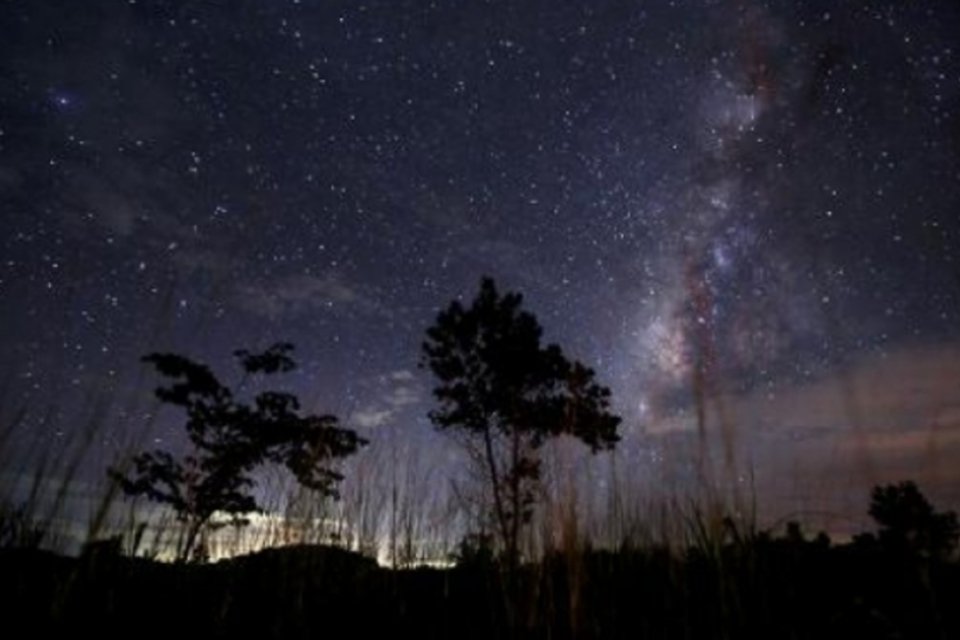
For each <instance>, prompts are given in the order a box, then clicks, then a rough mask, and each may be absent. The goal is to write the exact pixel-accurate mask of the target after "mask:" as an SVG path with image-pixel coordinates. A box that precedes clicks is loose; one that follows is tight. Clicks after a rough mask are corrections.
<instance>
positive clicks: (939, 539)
mask: <svg viewBox="0 0 960 640" xmlns="http://www.w3.org/2000/svg"><path fill="white" fill-rule="evenodd" d="M870 516H871V517H873V519H874V520H876V521H877V524H879V525H880V531H879V534H878V538H877V539H878V542H879V543H880V545H881V546H882V547H883V548H884V549H887V550H888V551H892V552H894V553H898V554H907V555H917V556H921V557H928V558H934V559H944V558H946V557H948V556H949V555H950V554H951V553H952V552H953V550H954V549H955V548H956V546H957V539H958V536H960V527H958V524H957V514H956V513H954V512H953V511H946V512H943V513H938V512H936V511H935V510H934V508H933V505H931V504H930V503H929V502H928V501H927V499H926V498H925V497H924V495H923V494H922V493H920V490H919V489H918V488H917V485H916V484H914V483H913V482H910V481H906V482H901V483H899V484H896V485H893V484H891V485H886V486H882V487H881V486H877V487H874V488H873V493H872V500H871V503H870Z"/></svg>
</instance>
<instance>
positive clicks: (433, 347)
mask: <svg viewBox="0 0 960 640" xmlns="http://www.w3.org/2000/svg"><path fill="white" fill-rule="evenodd" d="M521 303H522V297H521V296H520V294H517V293H507V294H505V295H500V293H499V292H498V291H497V288H496V285H495V283H494V281H493V280H492V279H491V278H484V279H483V280H482V281H481V284H480V292H479V294H478V295H477V297H476V299H475V300H474V301H473V303H472V305H471V306H470V307H469V308H464V307H463V306H462V305H461V304H460V303H459V302H457V301H454V302H452V303H451V304H450V305H449V307H447V309H445V310H443V311H441V312H440V313H439V315H438V316H437V318H436V322H435V323H434V324H433V325H432V326H431V327H430V328H429V329H428V330H427V339H426V341H425V342H424V343H423V358H422V360H421V363H420V366H421V367H423V366H427V367H429V368H430V370H431V371H432V372H433V374H434V375H435V377H436V378H437V380H438V382H439V385H438V386H437V387H435V388H434V390H433V394H434V396H435V398H436V400H437V401H438V403H439V408H438V409H437V410H435V411H431V413H430V419H431V421H432V422H433V423H434V425H435V426H436V427H437V428H438V429H441V430H444V429H456V430H459V432H461V433H462V434H464V435H466V437H467V439H468V441H469V442H471V444H472V445H473V450H474V451H475V452H476V455H475V456H474V461H475V463H476V464H478V465H479V466H480V467H481V468H482V470H481V472H482V475H483V477H484V478H485V479H486V481H488V482H489V485H490V489H491V490H492V494H493V504H492V511H493V513H492V516H493V521H494V526H495V529H496V531H497V536H498V538H499V543H500V544H501V545H502V548H503V550H504V553H505V554H506V559H507V561H508V564H509V565H510V566H511V567H513V566H515V564H516V562H517V559H518V541H519V536H520V530H521V526H522V525H523V524H525V523H526V522H527V521H528V520H529V518H530V515H531V510H532V507H533V504H534V502H535V493H534V488H535V484H536V481H537V480H538V478H539V475H540V462H539V459H538V455H537V450H538V449H539V448H540V447H541V445H542V444H543V443H544V442H545V441H546V440H547V439H548V438H551V437H554V436H559V435H561V434H568V435H571V436H574V437H576V438H578V439H579V440H581V441H582V442H584V443H585V444H586V445H588V446H589V447H590V448H591V450H593V451H594V452H595V451H598V450H600V449H610V448H613V447H614V446H615V445H616V443H617V441H618V440H619V436H618V435H617V427H618V425H619V423H620V418H619V417H617V416H615V415H613V414H611V413H610V411H609V397H610V391H609V390H608V389H607V388H606V387H602V386H600V385H598V384H596V383H595V382H594V372H593V370H591V369H589V368H587V367H585V366H584V365H583V364H581V363H580V362H571V361H570V360H568V359H567V357H566V356H565V355H564V353H563V351H561V349H560V347H559V346H557V345H555V344H550V345H547V346H542V345H541V342H540V338H541V334H542V329H541V327H540V325H539V323H538V322H537V320H536V318H535V317H534V316H533V315H532V314H530V313H529V312H526V311H523V310H521V308H520V307H521Z"/></svg>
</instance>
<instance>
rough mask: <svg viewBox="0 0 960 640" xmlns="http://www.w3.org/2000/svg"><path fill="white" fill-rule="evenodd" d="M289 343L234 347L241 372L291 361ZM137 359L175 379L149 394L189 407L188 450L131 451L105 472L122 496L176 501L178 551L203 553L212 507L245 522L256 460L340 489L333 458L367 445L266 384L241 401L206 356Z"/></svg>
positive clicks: (186, 555) (319, 486)
mask: <svg viewBox="0 0 960 640" xmlns="http://www.w3.org/2000/svg"><path fill="white" fill-rule="evenodd" d="M292 350H293V345H291V344H289V343H276V344H274V345H273V346H271V347H270V348H269V349H267V350H266V351H264V352H261V353H251V352H249V351H246V350H239V351H236V352H235V353H234V355H235V356H236V357H237V358H238V359H239V361H240V364H241V367H242V369H243V372H244V380H246V379H247V378H248V377H249V376H251V375H256V374H264V375H270V374H274V373H278V372H287V371H290V370H292V369H294V367H295V364H294V361H293V359H292V358H291V357H290V355H289V354H290V352H291V351H292ZM143 361H145V362H149V363H150V364H152V365H153V366H154V367H155V368H156V369H157V371H158V372H159V373H160V374H161V375H162V376H164V377H166V378H169V379H170V380H171V383H170V385H169V386H165V387H159V388H157V389H156V391H155V393H156V396H157V398H159V399H160V400H161V401H162V402H164V403H167V404H171V405H174V406H177V407H181V408H182V409H183V410H184V411H185V412H186V417H187V420H186V424H185V426H186V430H187V436H188V438H189V440H190V443H191V445H192V451H191V452H190V453H189V454H188V455H186V456H184V457H182V458H179V459H178V458H176V457H174V455H173V454H171V453H169V452H167V451H161V450H157V451H150V452H143V453H140V454H138V455H136V456H135V457H134V458H133V460H132V472H130V470H126V471H125V470H121V469H119V468H116V467H112V468H111V469H109V471H108V473H109V475H110V476H111V477H112V478H114V479H115V480H116V481H117V482H119V484H120V487H121V488H122V489H123V491H124V492H125V493H126V494H127V495H130V496H139V495H143V496H146V497H147V498H148V499H150V500H153V501H155V502H159V503H161V504H166V505H168V506H169V507H170V508H172V509H173V510H174V512H175V513H176V516H177V518H178V520H180V521H181V522H183V523H184V524H185V535H184V537H183V539H182V540H181V543H180V545H179V548H178V550H177V556H178V558H179V559H180V560H186V559H200V558H202V552H203V548H202V546H203V545H201V544H198V543H199V541H200V536H201V534H202V532H203V531H204V530H205V528H206V527H208V526H211V522H212V518H213V516H214V515H215V514H217V513H221V514H225V515H228V516H229V517H230V521H231V522H232V523H233V524H236V525H238V526H239V525H243V524H246V523H247V520H246V519H245V518H244V516H245V515H246V514H249V513H252V512H257V511H260V510H261V509H260V506H259V505H258V504H257V501H256V499H255V498H254V496H253V495H252V494H251V493H250V492H251V490H252V488H253V486H254V484H255V483H254V479H253V477H252V473H253V472H254V471H255V470H256V469H257V468H258V467H260V466H261V465H264V464H267V463H272V464H280V465H283V466H285V467H286V468H287V469H288V470H289V471H290V472H291V473H292V474H293V475H294V477H295V478H296V479H297V481H298V482H299V483H300V484H302V485H303V486H305V487H307V488H309V489H313V490H316V491H318V492H320V493H321V494H323V495H324V496H333V497H336V485H337V483H338V482H339V481H340V480H341V479H342V476H341V474H339V473H338V472H337V471H335V470H334V469H333V468H331V467H330V466H329V463H330V462H331V461H333V460H335V459H337V458H342V457H345V456H348V455H350V454H352V453H355V452H356V451H357V450H358V449H359V448H360V447H361V446H363V445H364V444H366V441H365V440H364V439H362V438H360V437H359V436H357V434H356V433H355V432H354V431H352V430H350V429H345V428H341V427H340V426H339V423H338V420H337V418H336V417H335V416H333V415H305V416H302V415H300V413H299V410H300V403H299V401H298V399H297V398H296V397H295V396H294V395H292V394H289V393H284V392H278V391H264V392H261V393H259V394H257V395H256V396H255V397H254V398H253V401H252V402H251V403H249V404H247V403H244V402H242V401H240V400H238V399H237V397H236V395H235V394H234V392H233V391H232V390H231V389H229V388H228V387H226V386H224V385H223V384H222V383H221V382H220V381H219V380H218V379H217V377H216V376H215V375H214V374H213V372H212V371H211V370H210V369H209V368H208V367H207V366H205V365H203V364H200V363H197V362H194V361H193V360H190V359H188V358H186V357H183V356H180V355H176V354H170V353H152V354H150V355H147V356H145V357H144V358H143Z"/></svg>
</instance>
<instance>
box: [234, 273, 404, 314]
mask: <svg viewBox="0 0 960 640" xmlns="http://www.w3.org/2000/svg"><path fill="white" fill-rule="evenodd" d="M237 300H238V303H239V305H240V306H241V308H243V309H245V310H246V311H248V312H250V313H252V314H255V315H258V316H262V317H266V318H270V319H277V318H280V317H284V316H289V315H295V314H299V313H304V312H309V311H334V312H335V311H337V310H340V309H350V310H353V311H360V312H363V313H368V314H375V315H382V314H386V313H388V311H387V310H386V309H385V308H384V307H383V306H382V305H381V304H380V303H379V302H378V301H377V300H376V299H375V298H374V297H373V296H372V295H369V294H367V293H365V292H363V291H362V290H361V288H360V287H359V286H357V285H355V284H353V283H349V282H347V281H346V280H345V279H344V278H343V276H342V275H341V274H339V273H337V272H336V271H328V272H326V273H323V274H319V275H317V274H303V273H301V274H291V275H285V276H279V277H274V278H267V279H258V280H256V281H249V282H246V283H245V284H242V285H239V286H238V287H237Z"/></svg>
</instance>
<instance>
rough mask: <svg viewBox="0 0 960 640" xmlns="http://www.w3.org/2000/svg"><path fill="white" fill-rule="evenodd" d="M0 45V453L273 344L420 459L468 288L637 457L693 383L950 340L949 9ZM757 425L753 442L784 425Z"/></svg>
mask: <svg viewBox="0 0 960 640" xmlns="http://www.w3.org/2000/svg"><path fill="white" fill-rule="evenodd" d="M0 33H2V34H3V37H2V38H0V79H2V82H0V206H2V217H0V230H2V233H0V242H2V244H0V247H2V264H0V300H2V307H0V322H2V333H0V348H2V352H3V353H4V354H5V357H4V360H3V365H2V368H3V371H2V373H3V376H4V377H3V381H4V382H3V384H4V386H3V393H4V396H3V397H4V398H5V400H4V407H3V411H4V412H6V415H5V418H4V419H5V420H6V421H7V423H12V422H17V424H18V425H19V426H18V430H19V431H22V432H24V433H25V434H26V435H21V436H19V438H20V439H22V440H24V441H28V440H29V441H31V442H35V441H37V440H39V441H42V442H44V443H47V444H44V445H43V446H48V445H49V446H54V444H55V443H56V442H57V439H58V438H63V437H64V433H65V432H69V430H70V429H71V428H72V426H71V425H73V424H74V423H75V421H76V416H79V415H86V414H85V413H84V412H89V411H93V410H94V409H91V405H96V407H100V405H97V404H96V403H97V400H96V398H100V397H101V396H102V397H105V398H108V400H106V401H105V402H108V403H109V406H108V407H107V408H106V409H103V408H102V407H101V409H102V411H103V412H104V415H109V416H110V418H109V419H108V420H105V422H108V423H109V424H110V425H111V427H110V428H109V429H107V430H106V431H105V434H106V435H104V437H103V440H102V442H101V445H102V447H103V450H104V451H105V452H106V453H105V454H104V455H105V456H106V455H109V453H110V452H116V451H119V450H120V449H121V448H122V446H123V444H122V443H123V441H124V435H125V434H127V433H128V432H130V431H132V430H134V429H135V428H136V427H137V425H138V424H140V423H141V422H143V420H144V418H143V416H142V415H141V414H140V413H138V412H139V409H138V410H134V409H132V408H131V407H132V406H134V405H135V402H134V404H131V405H129V406H128V405H127V404H125V403H126V402H127V400H126V398H127V397H128V396H131V397H133V398H135V397H137V394H138V393H140V394H141V395H148V394H147V393H146V392H145V391H144V389H147V390H148V389H149V386H150V384H152V382H151V381H150V380H149V378H148V377H146V374H147V372H145V371H143V369H142V367H141V365H140V364H139V362H138V359H139V356H140V355H142V354H144V353H147V352H149V351H155V350H169V351H177V352H182V353H188V354H191V355H193V356H195V357H197V358H199V359H203V360H205V361H208V362H211V363H213V364H214V365H215V366H216V367H217V368H218V370H221V371H225V372H226V371H229V368H228V367H229V366H230V365H231V363H230V353H231V352H232V350H233V349H235V348H238V347H253V346H265V345H266V344H269V343H270V342H271V341H273V340H280V339H282V340H289V341H291V342H294V343H295V344H296V345H297V354H298V358H299V361H300V363H301V365H302V367H301V369H300V370H299V372H298V373H297V375H295V376H294V377H293V378H292V385H293V386H294V388H296V389H297V390H298V391H299V392H300V393H301V394H303V395H304V396H305V397H306V398H307V399H308V404H309V406H310V407H311V408H315V409H318V410H325V411H333V412H336V413H338V414H339V415H341V417H343V418H344V419H347V420H349V421H350V422H352V423H353V424H355V425H358V426H360V427H361V428H364V429H366V430H369V431H370V432H372V433H376V432H377V430H385V429H388V428H392V429H397V430H399V431H400V432H403V433H408V434H414V435H411V436H410V437H411V438H416V439H419V440H420V441H422V442H423V443H425V444H426V445H427V446H434V445H436V440H437V438H438V437H437V436H435V435H433V434H432V432H431V431H430V429H429V426H428V423H427V421H426V411H427V410H428V409H429V407H430V397H429V387H430V380H429V379H428V378H427V377H426V376H425V373H424V372H422V371H420V370H418V369H417V366H416V365H417V361H418V358H419V346H420V342H421V339H422V336H423V331H424V330H425V328H426V327H427V326H428V325H429V324H430V322H431V321H432V319H433V317H434V315H435V314H436V312H437V310H438V309H439V308H441V307H442V306H445V305H446V304H447V303H448V302H449V301H450V300H452V299H453V298H456V297H462V298H464V299H469V297H471V296H472V295H473V293H474V292H475V291H476V289H477V284H478V282H479V279H480V277H481V276H482V275H484V274H488V275H492V276H494V277H495V278H496V279H497V281H498V283H499V284H500V286H501V288H504V289H513V290H517V291H520V292H522V293H523V294H524V296H525V304H526V306H527V307H528V308H529V309H530V310H532V311H533V312H534V313H536V314H537V316H538V318H539V319H540V321H541V323H542V324H543V325H544V327H545V331H546V335H547V337H548V338H549V339H550V340H554V341H557V342H559V343H560V344H561V345H562V346H563V347H564V348H565V349H566V350H567V351H568V352H569V353H570V354H572V355H574V356H575V357H577V358H579V359H581V360H583V361H584V362H586V363H587V364H589V365H591V366H593V367H595V368H596V369H597V371H598V375H599V377H600V379H601V381H602V382H604V383H605V384H607V385H609V386H610V387H611V389H612V390H613V393H614V401H615V405H616V407H617V409H618V411H620V412H621V413H622V415H623V416H624V418H625V422H624V429H625V432H626V433H627V435H628V437H627V439H626V440H625V443H624V447H623V451H622V453H623V455H624V456H625V457H626V459H627V460H631V461H633V462H635V463H636V466H637V467H638V468H639V467H644V468H645V467H646V466H647V465H651V464H656V463H657V460H660V459H661V458H662V455H663V451H664V450H666V449H668V448H669V447H670V446H671V444H670V442H671V441H672V440H671V439H672V438H674V437H676V433H677V432H687V431H689V429H690V428H691V423H690V420H691V418H690V415H691V413H690V410H691V407H693V405H695V404H696V403H697V399H696V394H697V387H698V385H699V386H700V387H701V389H700V390H701V391H703V392H705V393H707V394H708V395H709V396H710V397H712V398H719V397H723V398H727V399H728V401H727V402H728V404H729V407H730V408H729V410H730V411H735V409H736V407H737V406H741V407H743V406H750V407H754V409H756V406H755V404H754V403H755V402H758V401H760V400H761V399H765V400H766V401H769V402H778V401H781V400H782V399H783V398H784V397H786V398H795V397H800V396H799V395H797V394H806V393H809V394H812V395H811V396H810V397H811V398H813V397H816V398H821V396H816V395H815V391H812V390H816V389H819V388H820V387H818V386H817V385H826V387H830V385H831V384H832V383H831V382H830V381H836V380H838V379H840V380H842V379H844V378H843V376H842V375H841V374H842V373H843V372H846V374H849V375H856V373H857V372H858V371H860V370H867V369H873V368H875V366H876V365H875V363H876V362H897V363H900V362H901V360H902V361H903V362H905V363H911V365H910V366H914V365H916V363H917V360H916V358H921V357H928V356H929V354H931V353H936V352H937V351H938V349H940V348H941V347H942V348H943V349H948V348H951V347H950V345H952V344H954V343H955V341H956V338H957V337H958V330H960V321H958V316H960V279H958V274H960V266H958V262H957V260H958V255H957V252H958V249H960V242H958V235H957V234H958V232H960V214H958V211H960V52H958V51H957V39H956V34H957V33H960V8H958V7H957V6H956V5H955V4H950V3H944V2H933V1H930V2H909V3H907V2H865V3H855V5H852V4H851V3H837V2H832V1H831V2H827V1H821V2H750V1H743V2H733V1H730V2H720V1H707V0H703V1H698V2H694V1H690V2H659V1H658V2H587V3H577V4H574V3H555V2H529V1H524V2H419V1H416V2H414V1H409V2H397V1H389V2H386V1H385V2H376V1H374V2H366V3H361V2H353V1H351V2H322V3H321V2H310V1H308V0H303V1H299V2H298V1H281V0H273V1H261V2H252V1H243V2H229V3H227V2H222V3H219V2H206V3H177V2H152V1H149V0H139V1H136V2H133V1H130V2H120V1H119V0H118V1H114V2H111V1H106V0H99V1H90V2H82V3H77V2H52V1H48V2H16V1H15V2H7V3H5V4H4V6H3V8H2V10H0ZM914 352H916V353H919V354H921V355H916V358H913V357H908V356H909V355H910V354H911V353H914ZM904 353H906V354H907V356H902V357H901V355H896V354H904ZM891 354H894V356H895V357H891ZM922 354H927V355H926V356H924V355H922ZM924 362H925V361H924ZM921 364H922V362H921ZM903 366H904V367H907V365H906V364H904V365H903ZM916 366H920V365H916ZM944 366H946V365H944ZM907 368H909V367H907ZM910 370H912V369H910ZM951 371H953V370H951ZM697 372H699V375H694V374H695V373H697ZM837 376H841V377H840V378H837ZM896 379H897V374H896V372H893V373H891V377H890V380H892V381H895V380H896ZM884 380H887V378H884ZM145 381H146V382H145ZM884 384H889V385H895V384H896V383H895V382H888V383H884ZM826 387H825V388H826ZM924 389H926V388H924ZM938 389H939V387H938ZM886 391H887V389H886V387H884V388H883V391H881V390H880V389H870V390H867V391H866V392H865V394H866V397H860V398H859V400H858V402H859V405H858V406H860V405H863V406H866V407H867V408H866V409H862V411H861V412H860V413H859V414H858V415H865V414H869V411H870V407H872V406H873V405H872V404H871V402H872V398H873V397H874V396H875V395H882V393H885V392H886ZM924 393H925V391H924ZM931 393H932V392H931ZM938 393H939V391H938ZM946 393H949V391H948V392H946ZM791 394H793V395H791ZM803 397H806V396H803ZM778 398H779V399H780V400H778ZM782 401H784V402H787V404H788V405H789V406H793V405H791V404H790V402H792V401H789V402H788V401H787V400H782ZM131 402H133V400H131ZM817 402H819V403H820V404H817V403H814V404H815V405H816V406H817V407H819V406H821V405H822V404H823V402H825V401H821V400H818V401H817ZM738 403H739V404H738ZM929 403H933V404H935V405H936V410H937V411H941V410H942V411H953V410H954V409H955V408H956V406H957V397H956V394H953V395H952V396H950V397H949V398H947V399H943V398H942V397H941V396H937V398H936V399H930V400H929ZM929 403H928V404H929ZM911 406H912V405H911ZM930 406H933V405H932V404H931V405H930ZM97 410H100V409H97ZM761 413H763V412H762V411H761V410H759V409H756V410H755V411H753V412H752V413H751V414H750V415H752V416H757V415H760V414H761ZM827 414H828V415H826V417H824V416H822V415H820V414H818V416H819V417H817V418H811V419H809V420H807V421H803V420H801V423H802V424H799V425H794V426H795V427H796V429H802V428H803V425H804V424H807V425H808V426H810V428H809V429H808V430H807V431H808V433H820V431H819V430H820V429H822V430H824V432H825V433H827V434H830V433H834V434H836V433H840V432H842V430H843V429H844V428H845V427H847V426H849V424H848V423H850V422H851V417H850V414H849V412H847V413H844V411H841V410H838V411H837V412H832V413H831V412H829V411H828V412H827ZM910 415H911V417H908V418H905V419H910V420H915V421H917V423H915V424H901V425H897V428H900V429H904V428H912V427H917V428H919V427H927V426H929V425H928V424H920V422H924V421H926V420H928V419H929V420H933V419H938V420H940V419H942V414H941V413H937V414H936V415H935V416H934V418H929V416H928V414H924V413H914V414H910ZM943 415H946V414H943ZM950 415H953V414H950ZM936 416H940V417H936ZM790 418H791V420H789V421H787V422H791V424H792V420H793V418H794V416H792V415H791V417H790ZM758 421H759V422H763V421H762V420H760V418H756V419H755V420H754V422H757V424H754V425H753V427H756V429H758V430H759V431H758V433H767V432H768V431H771V430H772V431H773V432H776V433H777V434H778V435H777V436H776V439H774V440H773V441H772V442H773V444H769V443H768V444H766V445H764V444H762V443H761V444H757V442H760V441H759V440H757V441H751V442H753V443H754V444H750V445H747V446H746V449H748V450H749V451H752V453H751V454H750V455H752V456H760V457H765V456H771V455H773V454H770V453H769V452H770V451H771V450H772V449H774V448H777V444H776V443H783V442H786V441H787V440H789V439H790V438H793V436H792V435H790V434H793V433H794V432H793V431H789V430H788V429H787V427H783V429H784V431H779V432H778V431H777V427H776V425H775V424H772V423H771V424H768V423H767V422H763V424H759V422H758ZM772 422H775V421H772ZM748 423H749V419H747V420H746V422H741V423H740V424H739V427H738V428H740V429H741V433H745V432H744V429H747V430H749V429H748V426H749V425H748ZM947 423H949V424H948V426H949V427H950V428H954V427H956V425H957V423H960V419H957V418H956V416H954V417H953V418H951V419H950V420H947ZM945 424H946V423H945ZM865 426H866V427H872V426H875V425H865ZM751 428H752V427H751ZM791 428H792V427H791ZM891 428H893V427H891ZM170 429H171V430H173V429H174V427H170ZM788 431H789V433H788ZM657 434H660V435H659V436H658V435H657ZM743 437H744V438H747V436H743ZM758 437H759V436H758ZM804 437H807V436H804ZM824 437H829V436H824ZM951 442H952V440H951ZM437 446H438V445H437ZM831 447H832V445H831ZM830 450H833V449H832V448H831V449H830ZM749 451H748V453H749ZM651 452H652V453H651ZM815 455H820V454H819V453H816V454H815ZM771 459H772V458H771ZM753 463H754V464H757V465H760V466H762V464H763V463H762V460H761V461H758V460H756V459H755V460H754V461H753ZM881 466H882V464H881ZM950 482H953V480H950ZM948 484H949V483H948ZM951 486H955V485H951ZM951 495H952V496H954V497H955V498H960V496H957V495H956V494H951Z"/></svg>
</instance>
